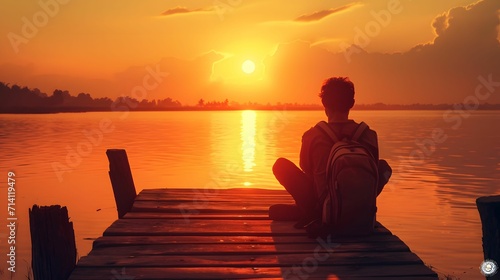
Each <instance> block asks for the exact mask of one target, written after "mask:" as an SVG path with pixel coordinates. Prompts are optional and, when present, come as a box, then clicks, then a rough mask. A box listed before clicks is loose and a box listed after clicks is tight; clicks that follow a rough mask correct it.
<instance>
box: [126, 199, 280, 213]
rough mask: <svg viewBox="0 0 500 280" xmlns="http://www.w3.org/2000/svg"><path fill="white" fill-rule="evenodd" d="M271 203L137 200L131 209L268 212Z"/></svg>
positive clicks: (144, 210)
mask: <svg viewBox="0 0 500 280" xmlns="http://www.w3.org/2000/svg"><path fill="white" fill-rule="evenodd" d="M270 205H272V203H271V204H270V203H267V202H265V201H263V202H240V201H233V202H229V201H228V202H224V203H216V202H214V203H208V202H207V203H196V202H194V203H187V202H171V201H161V200H152V201H151V200H137V201H135V202H134V204H133V206H132V210H131V211H142V212H146V211H151V212H157V211H164V212H169V211H177V212H179V211H183V212H189V211H194V210H196V211H203V212H207V211H212V212H214V213H217V212H236V211H242V212H243V211H244V212H248V213H268V211H269V206H270Z"/></svg>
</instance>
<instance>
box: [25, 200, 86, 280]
mask: <svg viewBox="0 0 500 280" xmlns="http://www.w3.org/2000/svg"><path fill="white" fill-rule="evenodd" d="M29 221H30V233H31V255H32V258H31V260H32V261H31V266H32V269H33V277H34V279H35V280H45V279H47V280H49V279H62V280H65V279H68V277H69V275H70V274H71V271H72V270H73V269H74V268H75V264H76V244H75V232H74V230H73V223H72V222H70V221H69V217H68V209H67V208H66V207H61V206H59V205H53V206H41V207H39V206H38V205H33V207H32V208H31V209H30V210H29Z"/></svg>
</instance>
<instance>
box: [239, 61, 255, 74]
mask: <svg viewBox="0 0 500 280" xmlns="http://www.w3.org/2000/svg"><path fill="white" fill-rule="evenodd" d="M241 70H243V72H245V73H246V74H252V73H253V72H254V71H255V63H254V62H253V61H251V60H245V62H243V64H242V65H241Z"/></svg>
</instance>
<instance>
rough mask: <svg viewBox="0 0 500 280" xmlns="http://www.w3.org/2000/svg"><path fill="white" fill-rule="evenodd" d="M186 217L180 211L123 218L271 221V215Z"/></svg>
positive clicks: (194, 214) (196, 215) (141, 213)
mask: <svg viewBox="0 0 500 280" xmlns="http://www.w3.org/2000/svg"><path fill="white" fill-rule="evenodd" d="M185 215H188V216H184V215H182V213H181V212H180V211H179V212H177V213H163V212H130V213H127V214H125V216H123V218H124V219H202V220H203V219H205V220H206V219H212V220H213V219H217V220H269V215H268V214H267V213H266V214H234V213H225V214H224V213H221V214H200V213H198V214H196V213H194V212H192V213H191V214H190V213H185Z"/></svg>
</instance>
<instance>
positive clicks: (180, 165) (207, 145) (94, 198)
mask: <svg viewBox="0 0 500 280" xmlns="http://www.w3.org/2000/svg"><path fill="white" fill-rule="evenodd" d="M444 115H445V112H441V111H375V112H370V111H361V112H360V111H358V112H353V113H352V115H351V117H352V118H354V119H355V120H365V121H366V122H367V123H368V124H369V125H370V126H371V127H372V128H374V129H375V130H376V131H377V132H378V134H379V142H380V143H379V144H380V150H381V153H380V154H381V157H382V158H385V159H387V160H388V161H389V163H390V164H391V165H392V167H393V169H394V173H395V174H394V175H393V178H392V181H391V182H390V183H389V184H388V185H387V186H386V189H385V190H384V192H383V193H382V194H381V196H379V199H378V205H379V214H378V220H380V221H381V222H382V223H383V224H384V225H385V226H387V227H388V228H389V229H390V230H391V231H392V232H393V233H394V234H396V235H398V236H399V237H400V238H401V239H402V240H404V241H405V242H406V243H407V244H408V245H409V246H410V248H411V249H412V250H413V251H414V252H415V253H417V254H418V255H419V256H420V257H421V258H422V259H423V260H424V262H426V264H429V265H432V266H433V267H435V269H436V270H437V271H438V272H440V273H445V274H453V275H455V276H457V277H460V279H484V278H482V277H481V275H480V274H479V268H478V267H479V265H480V263H481V261H482V247H481V225H480V221H479V215H478V212H477V210H476V206H475V199H476V198H477V197H479V196H482V195H492V194H497V193H498V192H499V190H500V187H499V185H500V184H499V182H500V144H499V143H500V132H498V130H497V128H498V124H499V123H500V112H472V114H471V115H470V116H468V117H465V116H460V115H458V114H452V115H448V116H447V118H446V119H445V118H443V116H444ZM323 118H324V115H323V112H321V111H311V112H308V111H299V112H297V111H265V112H261V111H256V112H255V111H234V112H134V113H130V114H125V113H122V112H106V113H84V114H51V115H0V159H1V161H0V182H2V183H1V186H0V198H1V199H0V221H3V223H7V222H6V221H7V220H6V217H7V211H6V209H7V207H6V203H7V201H6V198H7V187H6V186H7V185H6V181H7V172H8V171H14V172H15V173H16V179H17V181H16V186H17V188H16V198H17V200H16V210H17V212H16V215H17V217H18V224H19V231H18V233H17V235H16V238H17V240H16V241H17V243H16V244H17V256H18V258H17V270H18V272H17V273H16V274H15V277H14V279H26V277H25V275H26V267H27V266H28V265H29V262H30V239H29V228H28V208H29V207H31V206H32V205H33V204H39V205H52V204H61V205H65V206H68V209H69V213H70V216H71V220H72V221H73V222H74V227H75V231H76V239H77V240H76V241H77V247H78V250H79V255H80V256H82V255H86V254H87V253H88V252H89V251H90V249H91V245H92V240H93V239H95V238H97V237H99V236H101V235H102V232H103V231H104V230H105V228H106V227H107V226H109V225H110V224H111V222H112V221H114V220H115V219H116V218H117V214H116V208H115V204H114V199H113V194H112V190H111V185H110V182H109V178H108V174H107V171H108V161H107V158H106V155H105V151H106V149H108V148H124V149H126V150H127V153H128V156H129V161H130V164H131V167H132V171H133V176H134V180H135V185H136V188H137V191H140V190H142V189H144V188H159V187H186V188H188V187H210V188H227V187H259V188H271V189H280V186H279V184H278V183H277V182H276V181H275V180H274V178H273V176H272V173H271V171H270V170H271V166H272V164H273V162H274V160H275V159H276V158H277V157H288V158H289V159H291V160H292V161H294V162H296V163H298V153H299V148H300V144H301V136H302V133H303V132H304V131H305V130H306V129H308V128H309V127H311V126H312V125H314V124H315V123H316V122H317V121H318V120H320V119H323ZM450 120H451V121H450ZM100 125H102V126H103V127H100ZM99 130H100V132H97V131H99ZM103 130H104V131H103ZM78 153H80V155H78ZM75 155H76V156H75ZM193 174H196V176H193ZM6 237H7V230H6V227H5V226H3V227H0V242H1V243H0V253H1V254H0V268H1V269H3V271H4V276H5V271H6V258H7V257H6V253H7V242H6Z"/></svg>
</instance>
